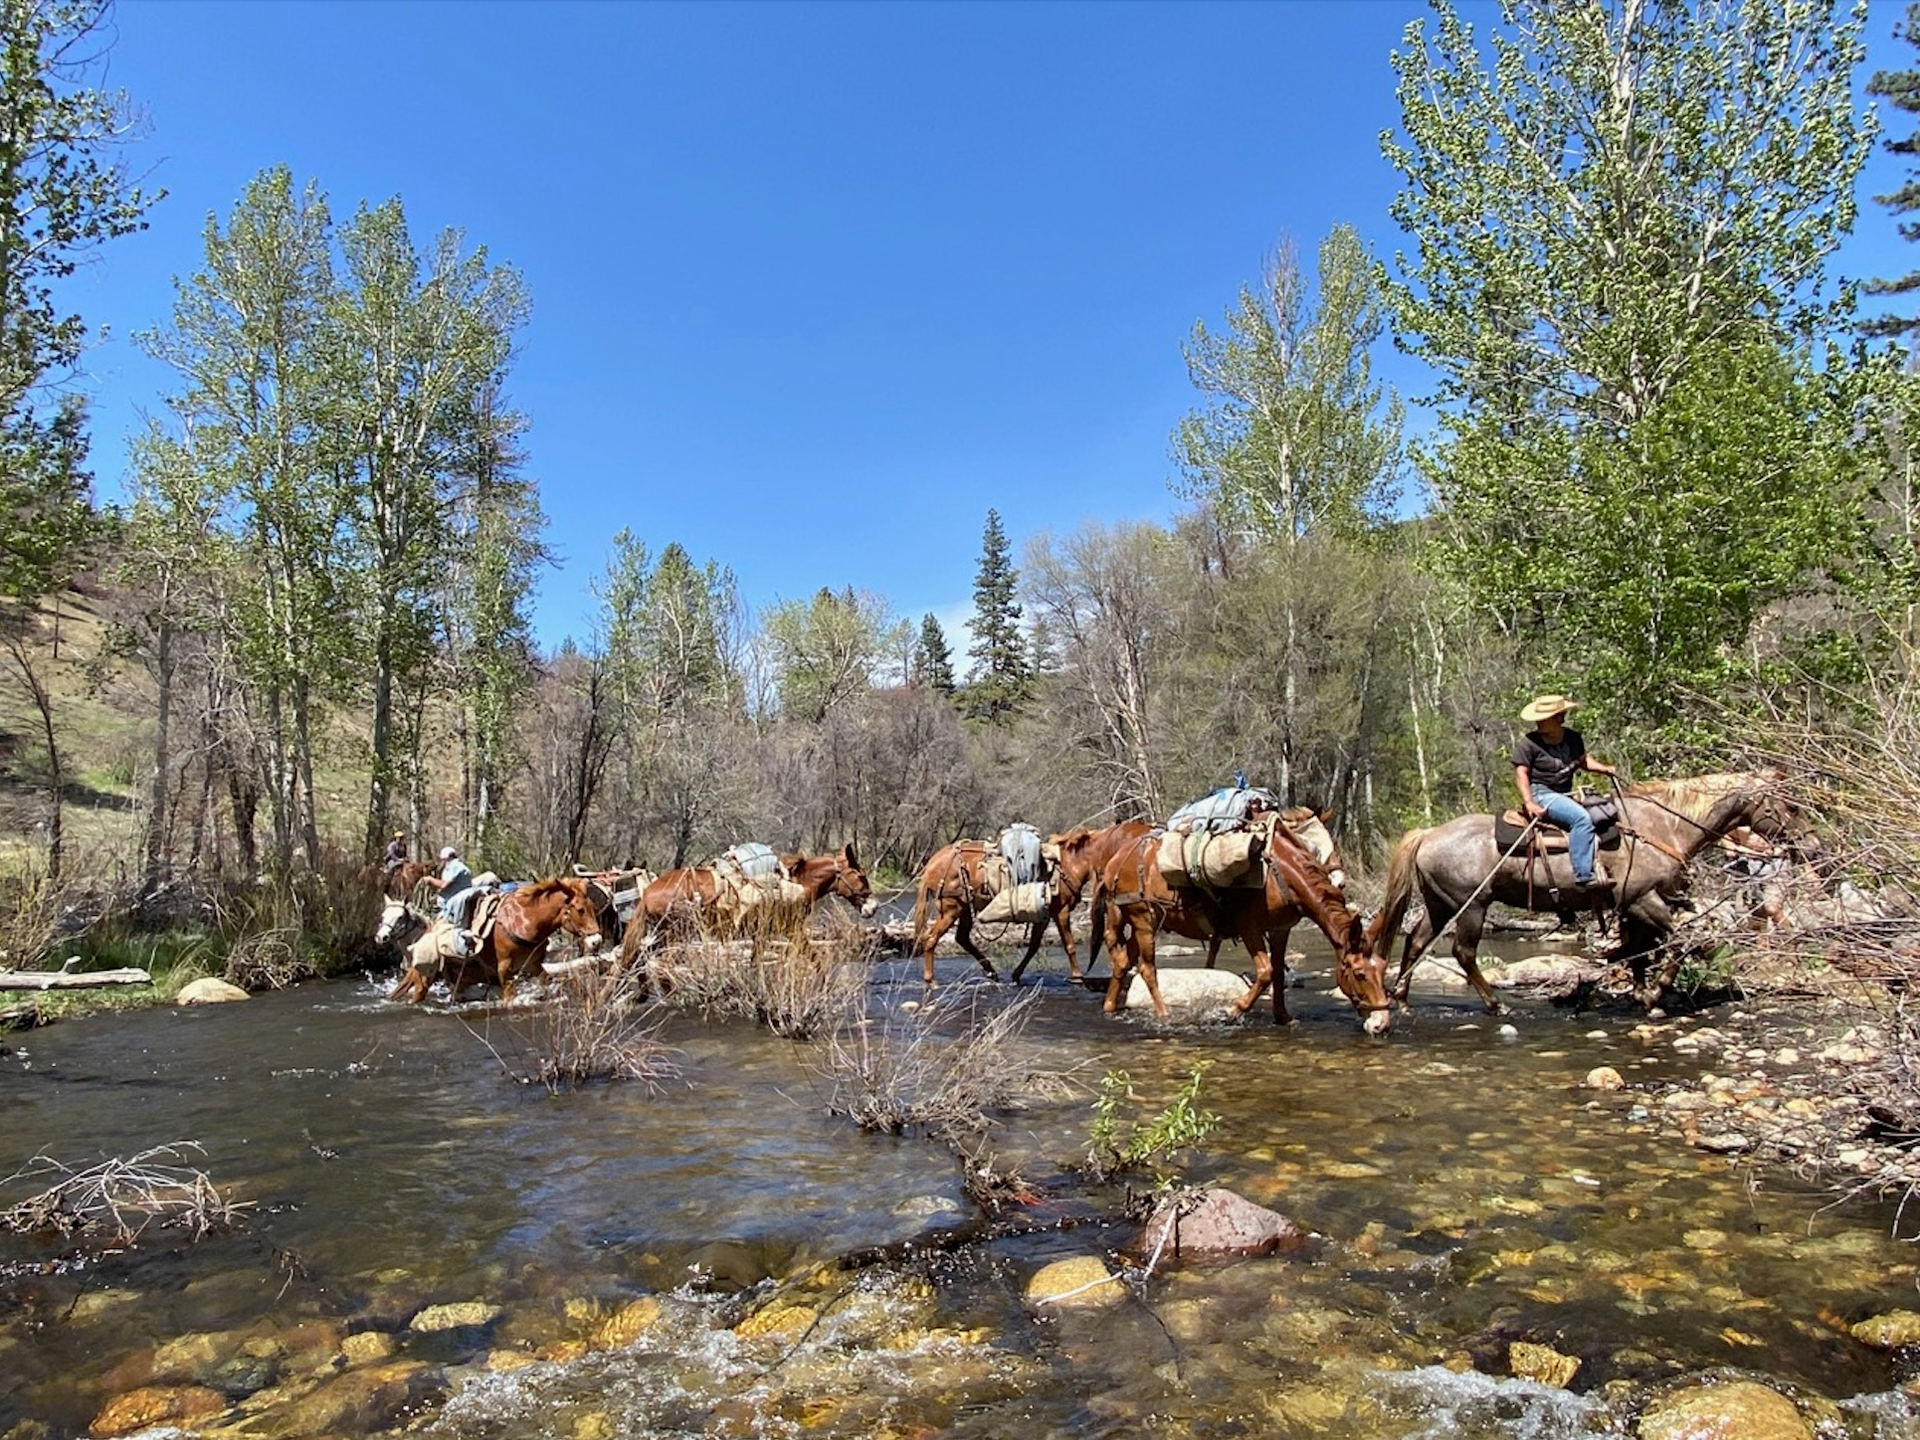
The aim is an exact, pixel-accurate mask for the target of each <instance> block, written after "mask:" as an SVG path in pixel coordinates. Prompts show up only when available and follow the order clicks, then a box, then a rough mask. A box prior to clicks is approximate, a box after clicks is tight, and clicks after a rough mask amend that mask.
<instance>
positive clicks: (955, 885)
mask: <svg viewBox="0 0 1920 1440" xmlns="http://www.w3.org/2000/svg"><path fill="white" fill-rule="evenodd" d="M1058 838H1059V837H1058V836H1049V837H1048V838H1047V840H1046V841H1045V843H1044V844H1043V845H1042V847H1041V853H1042V854H1043V856H1045V857H1046V858H1045V859H1044V860H1043V861H1042V862H1041V870H1042V876H1041V878H1042V879H1043V880H1051V879H1052V876H1051V875H1048V874H1046V873H1045V872H1046V871H1048V870H1049V869H1054V870H1056V871H1057V868H1058V867H1057V865H1055V864H1054V862H1053V856H1054V854H1055V849H1056V847H1055V844H1054V842H1055V841H1056V840H1057V839H1058ZM999 853H1000V851H999V848H998V847H997V846H996V845H995V843H994V842H993V841H991V840H955V841H954V842H953V843H952V844H951V845H943V846H941V847H940V848H939V849H938V850H936V851H934V852H933V855H932V857H931V858H930V859H929V860H928V861H927V865H926V868H925V869H924V870H922V871H921V872H920V883H919V887H918V890H919V893H918V896H917V898H916V899H915V900H914V903H913V934H914V943H915V945H917V946H918V947H919V950H920V969H921V975H922V978H924V980H925V981H926V983H927V984H929V985H931V984H933V983H934V979H933V952H934V950H935V948H936V947H937V946H938V945H939V944H940V937H941V936H942V935H945V934H946V933H947V931H949V930H952V931H953V934H954V938H955V939H956V940H958V941H959V942H960V948H961V949H963V950H965V951H966V952H967V953H968V954H969V955H971V956H973V958H974V959H976V960H978V961H979V962H980V968H981V969H982V970H984V971H986V972H987V978H988V979H989V980H998V979H999V978H1000V974H999V972H998V971H996V970H995V969H994V968H993V962H992V961H991V960H989V959H988V958H987V957H986V956H985V955H983V954H981V953H980V947H979V946H977V945H975V944H974V943H973V922H974V917H975V916H976V915H978V914H979V913H980V911H982V910H984V909H985V908H986V907H987V903H988V901H989V899H990V898H991V897H989V896H988V895H986V894H985V893H984V892H985V891H986V889H987V886H988V883H989V881H988V878H987V874H986V871H987V868H988V862H989V860H991V858H992V857H993V856H995V855H998V854H999ZM1078 898H1079V891H1078V890H1077V889H1076V890H1075V892H1074V899H1076V900H1077V899H1078ZM929 900H931V901H932V902H933V924H932V925H931V926H929V925H928V924H927V902H928V901H929ZM1072 909H1073V902H1072V901H1071V900H1070V901H1068V902H1067V904H1066V906H1065V908H1064V909H1063V908H1062V907H1061V905H1060V897H1059V887H1058V885H1057V884H1056V885H1050V886H1049V888H1048V893H1047V913H1046V914H1044V915H1042V916H1041V917H1040V918H1039V919H1038V920H1035V921H1034V922H1033V924H1032V928H1031V931H1030V933H1029V934H1028V936H1027V953H1026V954H1025V955H1023V956H1021V957H1020V963H1019V965H1017V966H1015V967H1014V972H1013V978H1014V979H1015V980H1018V979H1019V978H1020V972H1021V971H1022V970H1024V969H1026V968H1027V962H1028V961H1029V960H1031V959H1033V957H1034V954H1035V953H1036V952H1037V951H1038V950H1039V949H1040V942H1041V941H1042V940H1043V939H1045V938H1046V934H1047V923H1048V921H1049V920H1051V921H1052V922H1053V923H1054V924H1055V925H1058V926H1059V927H1060V943H1061V945H1063V946H1064V947H1065V948H1066V952H1067V964H1068V965H1069V966H1071V967H1072V970H1073V974H1074V978H1075V979H1078V978H1079V976H1080V967H1079V965H1078V964H1076V963H1075V961H1074V958H1073V929H1072V927H1071V925H1070V924H1069V922H1068V920H1067V912H1068V911H1070V910H1072Z"/></svg>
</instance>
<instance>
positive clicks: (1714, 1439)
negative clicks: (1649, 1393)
mask: <svg viewBox="0 0 1920 1440" xmlns="http://www.w3.org/2000/svg"><path fill="white" fill-rule="evenodd" d="M1639 1436H1640V1440H1814V1435H1813V1427H1812V1426H1810V1425H1809V1424H1807V1422H1806V1421H1805V1420H1804V1419H1803V1418H1802V1417H1801V1414H1800V1411H1799V1410H1798V1409H1797V1408H1796V1407H1795V1406H1794V1403H1793V1401H1791V1400H1789V1399H1788V1398H1787V1397H1786V1396H1784V1395H1782V1394H1781V1393H1780V1392H1779V1391H1778V1390H1770V1389H1768V1388H1767V1387H1766V1386H1765V1385H1760V1384H1757V1383H1755V1382H1754V1381H1751V1380H1735V1381H1731V1382H1728V1383H1726V1384H1721V1385H1693V1386H1689V1387H1688V1388H1687V1389H1684V1390H1677V1391H1675V1392H1674V1393H1673V1394H1671V1395H1668V1396H1667V1397H1666V1398H1665V1399H1663V1400H1658V1401H1656V1402H1654V1404H1652V1405H1651V1406H1649V1407H1648V1408H1647V1412H1646V1414H1644V1415H1642V1416H1641V1417H1640V1430H1639Z"/></svg>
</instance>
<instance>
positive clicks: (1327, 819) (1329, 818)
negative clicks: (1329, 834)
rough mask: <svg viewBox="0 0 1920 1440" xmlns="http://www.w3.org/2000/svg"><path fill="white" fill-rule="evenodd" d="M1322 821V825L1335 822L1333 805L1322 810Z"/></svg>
mask: <svg viewBox="0 0 1920 1440" xmlns="http://www.w3.org/2000/svg"><path fill="white" fill-rule="evenodd" d="M1320 823H1321V824H1322V825H1331V824H1333V807H1332V806H1331V805H1329V806H1328V807H1327V808H1326V809H1324V810H1322V811H1321V812H1320Z"/></svg>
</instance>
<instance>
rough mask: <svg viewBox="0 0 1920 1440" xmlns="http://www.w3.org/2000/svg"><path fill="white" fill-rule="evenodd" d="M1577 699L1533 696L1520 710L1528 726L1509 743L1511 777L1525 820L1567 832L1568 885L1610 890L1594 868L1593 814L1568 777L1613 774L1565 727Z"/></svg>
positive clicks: (1595, 860)
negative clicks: (1540, 821) (1570, 875)
mask: <svg viewBox="0 0 1920 1440" xmlns="http://www.w3.org/2000/svg"><path fill="white" fill-rule="evenodd" d="M1579 708H1580V702H1579V701H1578V700H1569V699H1568V698H1567V697H1566V696H1564V695H1536V696H1535V697H1534V698H1533V699H1532V700H1531V701H1530V702H1529V703H1528V704H1527V707H1526V708H1525V709H1524V710H1522V711H1521V712H1520V718H1521V719H1522V720H1525V721H1528V722H1530V723H1531V724H1532V725H1533V727H1534V728H1533V729H1532V730H1529V731H1528V732H1527V733H1526V734H1525V735H1523V736H1521V737H1520V740H1519V742H1518V743H1517V744H1516V745H1515V746H1514V747H1513V779H1514V783H1515V784H1516V785H1518V786H1519V788H1520V806H1521V808H1522V809H1523V810H1524V811H1525V812H1526V814H1527V816H1528V818H1530V819H1531V818H1534V817H1537V816H1543V815H1544V816H1545V817H1546V818H1547V819H1549V820H1551V821H1552V822H1553V823H1554V824H1556V825H1558V826H1559V827H1560V828H1561V829H1563V830H1565V831H1566V832H1567V852H1568V854H1567V858H1568V859H1569V860H1571V861H1572V862H1573V883H1574V884H1575V885H1576V886H1578V887H1579V888H1581V889H1582V890H1600V889H1609V888H1611V883H1612V882H1611V881H1609V880H1608V879H1607V877H1606V876H1605V875H1604V874H1601V873H1600V872H1599V870H1598V859H1599V857H1598V855H1597V854H1596V853H1595V852H1596V849H1597V847H1596V845H1595V842H1594V832H1593V817H1592V816H1591V815H1589V814H1587V807H1586V806H1584V805H1582V804H1581V803H1580V802H1579V801H1578V800H1576V799H1574V797H1573V777H1574V776H1575V775H1577V774H1579V773H1580V772H1581V771H1582V770H1587V771H1591V772H1592V773H1593V774H1595V775H1617V774H1619V773H1620V772H1619V771H1617V770H1615V769H1614V768H1613V766H1611V765H1605V764H1602V763H1601V762H1600V761H1598V760H1595V759H1594V758H1593V757H1592V756H1590V755H1588V754H1587V742H1586V741H1585V740H1584V739H1582V738H1581V735H1580V732H1579V731H1578V730H1570V729H1568V728H1567V716H1568V714H1569V713H1570V712H1572V711H1574V710H1578V709H1579Z"/></svg>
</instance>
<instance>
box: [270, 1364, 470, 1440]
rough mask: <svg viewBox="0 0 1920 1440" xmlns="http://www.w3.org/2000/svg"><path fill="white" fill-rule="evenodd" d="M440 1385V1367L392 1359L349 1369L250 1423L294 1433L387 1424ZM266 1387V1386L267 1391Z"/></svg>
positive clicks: (291, 1437) (290, 1437)
mask: <svg viewBox="0 0 1920 1440" xmlns="http://www.w3.org/2000/svg"><path fill="white" fill-rule="evenodd" d="M439 1386H440V1377H439V1375H438V1372H436V1371H434V1370H431V1369H430V1368H429V1367H428V1366H426V1365H425V1364H423V1363H422V1362H420V1361H418V1360H390V1361H388V1362H386V1363H385V1364H381V1365H369V1366H367V1367H366V1368H364V1369H360V1370H348V1371H346V1372H345V1373H344V1374H342V1375H340V1376H339V1377H338V1378H336V1379H333V1380H329V1381H327V1382H326V1383H325V1384H322V1385H320V1386H318V1387H316V1388H315V1389H313V1390H310V1391H308V1392H306V1393H305V1394H303V1395H301V1396H299V1397H298V1398H297V1399H293V1400H292V1401H291V1402H290V1403H289V1404H287V1405H285V1406H273V1407H271V1408H268V1409H265V1410H263V1411H262V1412H261V1413H260V1414H259V1415H258V1416H257V1418H256V1420H255V1421H253V1422H250V1424H249V1429H250V1430H253V1431H254V1432H255V1433H258V1434H261V1435H279V1436H285V1437H287V1440H295V1437H304V1436H313V1435H328V1434H338V1433H351V1434H355V1435H364V1434H366V1433H367V1432H369V1431H373V1430H384V1429H387V1428H389V1427H390V1426H392V1425H393V1424H394V1423H395V1422H397V1421H398V1420H400V1419H401V1418H403V1417H404V1416H405V1414H406V1413H407V1412H408V1411H409V1410H411V1409H413V1408H414V1407H416V1406H418V1405H419V1404H420V1403H421V1402H422V1401H424V1400H425V1399H426V1398H427V1397H428V1396H429V1395H431V1394H432V1393H433V1392H434V1391H435V1390H437V1389H438V1388H439ZM263 1393H264V1392H263Z"/></svg>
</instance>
